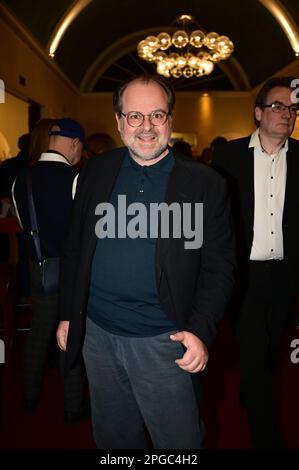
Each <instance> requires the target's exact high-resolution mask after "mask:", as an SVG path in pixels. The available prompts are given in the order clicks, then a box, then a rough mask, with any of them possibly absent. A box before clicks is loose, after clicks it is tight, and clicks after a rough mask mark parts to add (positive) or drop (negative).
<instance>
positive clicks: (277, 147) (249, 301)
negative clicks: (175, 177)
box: [212, 77, 299, 449]
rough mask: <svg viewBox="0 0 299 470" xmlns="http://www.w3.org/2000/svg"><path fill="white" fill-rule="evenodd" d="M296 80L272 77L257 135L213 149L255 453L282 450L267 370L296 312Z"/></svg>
mask: <svg viewBox="0 0 299 470" xmlns="http://www.w3.org/2000/svg"><path fill="white" fill-rule="evenodd" d="M295 84H296V81H293V79H292V78H286V77H284V78H272V79H270V80H268V81H267V82H266V83H265V84H264V86H263V87H262V89H261V90H260V92H259V93H258V95H257V98H256V103H255V123H256V126H257V129H256V131H255V132H254V133H253V134H252V135H251V136H249V137H245V138H242V139H237V140H235V141H231V142H229V143H227V144H225V145H223V146H221V147H219V148H217V149H215V152H214V155H213V160H212V161H213V166H214V168H215V169H216V170H218V171H219V172H220V173H221V174H223V175H224V176H225V177H226V178H227V181H228V183H229V188H230V192H231V204H232V210H233V216H234V220H235V230H236V239H237V250H238V276H237V279H238V285H237V288H236V291H235V294H236V295H235V297H234V300H235V302H234V305H233V306H232V311H233V313H234V314H235V320H236V323H235V326H236V334H237V340H238V343H239V349H240V367H241V394H240V398H241V402H242V404H243V405H244V407H245V409H246V413H247V418H248V425H249V430H250V434H251V438H252V444H253V446H254V447H255V448H260V449H261V448H283V447H285V442H284V439H283V436H282V433H281V431H280V428H279V424H278V420H277V418H276V417H275V404H274V400H273V384H272V379H273V367H274V365H275V364H276V362H277V357H278V352H279V346H280V343H281V337H282V334H283V332H284V331H285V328H286V325H287V323H288V320H289V317H290V313H292V309H293V307H294V301H295V295H296V289H297V288H298V281H297V279H298V269H299V263H298V261H299V260H298V255H299V189H298V188H299V186H298V182H299V142H298V141H297V140H294V139H291V138H289V137H290V135H291V134H292V132H293V129H294V125H295V121H296V117H297V103H296V102H295V101H296V90H294V86H295Z"/></svg>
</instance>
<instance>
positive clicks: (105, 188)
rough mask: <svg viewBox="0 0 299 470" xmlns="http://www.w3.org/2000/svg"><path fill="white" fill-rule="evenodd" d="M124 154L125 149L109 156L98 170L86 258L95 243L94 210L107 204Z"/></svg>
mask: <svg viewBox="0 0 299 470" xmlns="http://www.w3.org/2000/svg"><path fill="white" fill-rule="evenodd" d="M125 153H126V149H121V151H120V150H119V149H118V151H117V153H116V155H115V156H112V155H111V160H110V161H107V164H106V165H103V166H102V167H101V169H100V170H99V178H98V184H97V185H96V186H95V188H94V193H93V197H92V203H91V205H90V208H91V210H92V212H91V213H90V215H89V217H88V223H89V226H88V233H90V238H89V242H88V246H86V252H87V257H88V256H92V255H93V252H94V250H95V246H96V242H97V237H96V233H95V226H96V223H97V221H98V216H97V215H95V209H96V207H97V205H98V204H100V203H101V202H109V199H110V195H111V192H112V189H113V186H114V183H115V180H116V178H117V175H118V172H119V170H120V167H121V165H122V162H123V159H124V156H125ZM96 158H101V157H96ZM112 162H113V163H112Z"/></svg>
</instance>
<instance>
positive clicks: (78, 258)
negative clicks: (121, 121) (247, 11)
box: [60, 148, 235, 371]
mask: <svg viewBox="0 0 299 470" xmlns="http://www.w3.org/2000/svg"><path fill="white" fill-rule="evenodd" d="M126 151H127V150H126V149H125V148H121V149H115V150H113V151H110V152H107V153H106V154H103V155H102V156H101V157H95V158H91V159H90V160H88V161H87V163H86V165H85V166H84V168H83V170H82V171H81V173H80V175H79V179H78V187H77V193H76V197H75V202H74V207H73V216H72V222H71V226H70V231H69V236H68V238H67V241H66V243H65V249H64V253H63V256H62V260H61V291H60V317H61V319H62V320H70V328H69V335H68V342H67V351H66V353H65V370H66V371H67V370H68V369H69V368H70V367H71V365H72V364H73V363H74V361H75V359H76V357H77V355H78V352H79V351H80V347H81V345H82V340H83V337H84V327H85V313H86V312H85V310H86V303H87V299H88V294H89V283H90V273H91V264H92V259H93V255H94V251H95V247H96V241H97V239H96V235H95V225H96V222H97V220H98V219H99V216H96V215H95V207H96V206H97V204H99V203H100V202H107V201H109V196H110V193H111V190H112V187H113V184H114V182H115V179H116V177H117V174H118V171H119V169H120V166H121V164H122V161H123V158H124V155H125V152H126ZM175 157H176V162H175V165H174V168H173V170H172V172H171V174H170V177H169V182H168V187H167V193H166V198H165V202H167V203H171V202H178V203H180V204H182V203H184V202H203V203H204V209H203V213H204V216H203V245H202V247H201V248H199V249H195V250H194V249H192V250H190V249H185V248H184V241H186V240H185V239H184V238H170V239H162V238H159V239H158V240H157V248H156V279H157V288H158V292H159V297H160V302H161V305H162V307H163V305H166V304H167V305H170V304H171V306H172V309H171V314H170V316H171V320H172V321H173V322H174V324H175V325H176V326H177V327H178V329H180V330H183V329H185V330H188V331H191V332H192V333H194V334H195V335H197V336H198V337H199V338H200V339H201V340H202V341H204V343H205V344H206V345H207V347H210V346H211V344H212V341H213V339H214V337H215V334H216V326H217V323H218V322H219V321H220V319H221V318H222V316H223V314H224V312H225V307H226V305H227V303H228V300H229V298H230V295H231V292H232V288H233V271H234V263H235V257H234V242H233V235H232V232H233V231H232V222H231V216H230V207H229V202H228V195H227V191H226V184H225V181H224V179H223V178H222V177H221V176H219V175H217V173H216V172H214V171H213V170H211V169H210V168H208V167H206V166H204V165H201V164H198V163H197V162H193V161H191V160H186V159H184V158H182V157H181V156H178V155H176V156H175Z"/></svg>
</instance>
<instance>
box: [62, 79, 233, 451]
mask: <svg viewBox="0 0 299 470" xmlns="http://www.w3.org/2000/svg"><path fill="white" fill-rule="evenodd" d="M174 102H175V95H174V92H173V90H172V88H171V86H170V85H169V83H167V82H166V81H164V80H163V79H162V78H161V77H155V76H153V77H151V76H149V77H147V76H142V77H138V78H134V79H132V80H130V81H129V82H127V83H125V84H124V85H122V86H121V87H120V88H119V89H118V90H117V91H116V92H115V95H114V108H115V117H116V122H117V126H118V130H119V132H120V135H121V137H122V140H123V142H124V144H125V145H126V147H124V148H121V149H114V150H112V151H109V152H107V153H104V154H102V156H101V158H98V157H95V158H93V157H91V158H90V159H88V161H87V162H86V164H85V166H84V168H83V170H82V172H81V173H80V176H79V178H78V185H77V193H76V197H75V202H74V212H73V219H72V222H71V227H70V231H69V238H68V240H67V242H66V245H65V251H64V255H63V257H62V265H61V286H62V288H61V297H60V301H61V320H62V321H61V322H60V325H59V328H58V330H57V335H56V336H57V340H58V344H59V346H60V348H61V349H62V350H63V351H65V370H66V372H67V371H68V370H69V368H70V367H71V365H72V363H73V362H74V361H75V358H76V356H77V354H78V351H79V350H80V345H81V344H82V342H84V346H83V355H84V360H85V364H86V369H87V375H88V380H89V386H90V395H91V408H92V422H93V432H94V437H95V441H96V444H97V447H98V448H101V449H115V448H118V449H136V448H146V447H147V446H148V440H147V438H146V434H145V433H144V423H145V425H146V427H147V429H148V431H149V434H150V437H151V440H152V444H153V446H154V447H155V448H165V449H199V448H201V447H202V441H203V431H202V427H201V425H200V420H199V415H198V399H199V384H198V380H199V373H201V372H202V371H203V370H204V369H205V367H206V364H207V362H208V358H209V352H208V351H209V349H210V347H211V344H212V342H213V339H214V337H215V335H216V329H217V324H218V322H219V321H220V319H221V318H222V316H223V314H224V311H225V307H226V304H227V301H228V299H229V296H230V293H231V291H232V288H233V268H234V247H233V238H232V227H231V225H230V210H229V205H228V201H227V199H228V198H227V195H226V188H225V181H224V180H223V178H221V177H220V176H219V175H217V173H216V172H214V171H213V170H211V169H209V168H206V167H205V166H203V165H198V163H196V162H193V161H191V160H189V159H186V158H184V157H182V158H181V157H180V156H179V155H178V154H175V153H173V152H172V151H171V149H170V148H169V147H168V141H169V137H170V134H171V129H172V119H173V108H174ZM120 195H121V196H125V197H126V201H127V205H126V207H124V208H123V209H122V208H121V206H120V205H119V204H118V197H119V196H120ZM102 202H104V203H105V204H106V203H107V202H108V203H109V204H110V206H109V207H111V205H112V207H113V211H112V213H113V214H114V212H115V219H114V222H115V226H116V230H115V235H113V234H112V235H111V236H104V237H101V236H100V237H99V238H97V236H96V234H95V225H96V223H97V220H98V218H97V217H95V214H98V213H99V212H98V209H97V210H96V208H99V204H100V203H102ZM162 202H164V203H165V205H166V206H169V207H170V205H171V204H172V207H173V205H174V204H173V203H175V204H177V206H179V207H180V208H182V207H183V204H184V203H185V202H187V203H191V204H192V205H193V207H194V206H195V203H203V205H204V209H203V213H204V215H203V243H202V245H201V247H197V248H194V249H192V250H190V249H187V248H186V246H185V241H186V240H187V235H186V234H182V233H181V235H180V236H179V237H176V236H175V233H174V232H173V230H176V229H178V228H179V227H175V226H174V227H172V230H170V231H169V237H168V238H167V237H164V238H163V237H162V236H161V235H158V234H157V235H155V236H152V233H153V232H152V233H149V232H151V228H152V227H151V225H150V223H149V225H147V222H148V220H147V215H148V209H149V208H150V207H151V204H160V203H162ZM133 204H134V206H133ZM137 206H138V207H139V208H140V206H142V209H144V210H145V211H146V214H147V215H146V216H145V218H141V219H139V222H138V224H137V226H136V230H137V231H138V234H137V236H131V235H130V234H129V224H130V223H131V224H132V223H133V222H134V216H135V215H136V212H135V215H134V211H135V209H134V210H133V207H134V208H137ZM177 206H176V207H177ZM127 207H128V208H129V207H130V211H131V210H133V212H131V214H132V215H133V217H132V215H131V216H129V215H128V213H127ZM136 210H137V212H138V209H136ZM192 214H194V212H192ZM101 220H102V219H101ZM160 221H161V218H160ZM110 222H111V220H110ZM149 222H151V221H149ZM108 223H109V220H108V219H107V224H108ZM135 223H136V219H135ZM107 224H106V223H104V226H105V227H103V231H104V230H105V229H106V228H107V227H106V225H107ZM153 228H154V227H153ZM126 230H128V231H126ZM113 232H114V231H113ZM120 232H121V233H120ZM102 233H103V232H101V233H100V235H101V234H102ZM107 235H108V234H107ZM83 332H84V333H83Z"/></svg>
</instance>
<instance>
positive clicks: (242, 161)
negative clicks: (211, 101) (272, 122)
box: [212, 136, 299, 273]
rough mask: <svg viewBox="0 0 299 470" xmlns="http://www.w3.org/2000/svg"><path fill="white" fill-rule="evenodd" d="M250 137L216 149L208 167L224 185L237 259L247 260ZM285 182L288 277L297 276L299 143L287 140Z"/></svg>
mask: <svg viewBox="0 0 299 470" xmlns="http://www.w3.org/2000/svg"><path fill="white" fill-rule="evenodd" d="M249 141H250V136H248V137H244V138H242V139H237V140H233V141H231V142H228V143H227V144H224V145H222V146H219V147H216V148H215V151H214V154H213V159H212V162H213V163H212V166H213V168H215V170H217V171H218V172H219V173H221V174H222V175H223V176H224V177H225V178H226V179H227V182H228V186H229V191H230V196H231V204H232V212H233V216H234V221H235V229H236V234H237V237H236V238H237V240H236V243H237V249H238V259H239V261H240V264H242V265H243V267H245V266H246V264H247V263H248V260H249V256H250V251H251V246H252V241H253V223H254V150H253V148H249V147H248V144H249ZM288 145H289V147H288V152H287V179H286V189H285V200H284V208H283V222H282V226H283V245H284V259H285V261H286V263H287V264H288V266H289V270H290V273H291V272H292V273H296V271H297V272H298V261H299V141H297V140H294V139H291V138H290V139H289V141H288Z"/></svg>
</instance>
